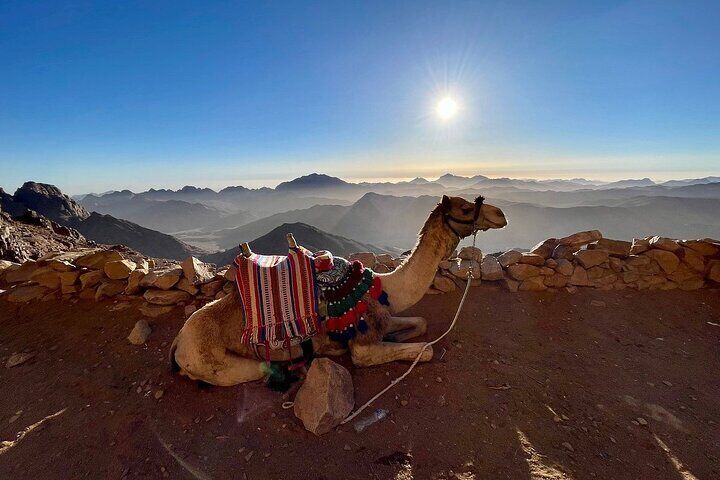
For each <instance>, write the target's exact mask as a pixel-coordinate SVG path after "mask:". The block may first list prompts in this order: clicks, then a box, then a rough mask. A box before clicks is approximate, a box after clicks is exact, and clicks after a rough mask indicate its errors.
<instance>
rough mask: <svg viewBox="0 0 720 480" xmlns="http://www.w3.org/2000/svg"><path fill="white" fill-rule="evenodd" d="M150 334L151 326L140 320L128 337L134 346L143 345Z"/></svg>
mask: <svg viewBox="0 0 720 480" xmlns="http://www.w3.org/2000/svg"><path fill="white" fill-rule="evenodd" d="M150 333H152V330H151V329H150V325H148V323H147V322H146V321H145V320H138V321H137V322H135V326H134V327H133V329H132V331H131V332H130V335H128V341H129V342H130V343H132V344H133V345H142V344H143V343H145V342H146V341H147V339H148V337H149V336H150Z"/></svg>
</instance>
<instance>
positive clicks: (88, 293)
mask: <svg viewBox="0 0 720 480" xmlns="http://www.w3.org/2000/svg"><path fill="white" fill-rule="evenodd" d="M80 288H81V289H82V287H80ZM96 290H97V288H96V287H94V286H93V287H88V288H84V289H82V290H80V294H79V295H78V298H80V299H81V300H94V299H95V291H96Z"/></svg>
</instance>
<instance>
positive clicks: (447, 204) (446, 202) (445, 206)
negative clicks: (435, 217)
mask: <svg viewBox="0 0 720 480" xmlns="http://www.w3.org/2000/svg"><path fill="white" fill-rule="evenodd" d="M440 205H442V208H443V210H445V211H446V212H449V211H450V209H451V208H452V206H451V205H450V197H448V196H447V195H443V196H442V200H441V201H440Z"/></svg>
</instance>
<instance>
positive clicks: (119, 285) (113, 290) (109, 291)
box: [95, 280, 126, 301]
mask: <svg viewBox="0 0 720 480" xmlns="http://www.w3.org/2000/svg"><path fill="white" fill-rule="evenodd" d="M125 286H126V284H125V282H123V281H122V280H105V281H103V282H102V283H100V286H99V287H98V288H97V290H96V291H95V301H100V300H102V299H103V298H109V297H114V296H115V295H118V294H120V293H122V292H124V291H125Z"/></svg>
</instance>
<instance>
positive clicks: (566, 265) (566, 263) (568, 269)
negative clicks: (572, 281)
mask: <svg viewBox="0 0 720 480" xmlns="http://www.w3.org/2000/svg"><path fill="white" fill-rule="evenodd" d="M573 270H574V268H573V264H572V262H571V261H570V260H566V259H564V258H561V259H559V260H558V261H557V266H556V267H555V271H556V272H558V273H559V274H560V275H564V276H566V277H569V276H570V275H572V274H573Z"/></svg>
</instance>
